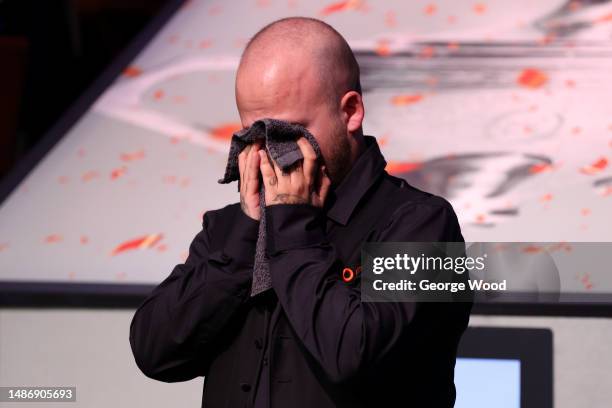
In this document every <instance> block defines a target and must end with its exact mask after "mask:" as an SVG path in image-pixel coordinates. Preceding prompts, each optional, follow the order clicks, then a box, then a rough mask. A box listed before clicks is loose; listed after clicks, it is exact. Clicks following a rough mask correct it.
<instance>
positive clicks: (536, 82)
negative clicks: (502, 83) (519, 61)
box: [516, 68, 548, 89]
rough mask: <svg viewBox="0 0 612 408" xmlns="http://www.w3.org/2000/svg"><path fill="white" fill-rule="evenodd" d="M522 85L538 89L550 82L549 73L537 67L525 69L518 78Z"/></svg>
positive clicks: (517, 80)
mask: <svg viewBox="0 0 612 408" xmlns="http://www.w3.org/2000/svg"><path fill="white" fill-rule="evenodd" d="M516 82H517V83H518V84H519V85H520V86H524V87H526V88H531V89H536V88H540V87H541V86H542V85H544V84H545V83H546V82H548V75H546V74H545V73H544V72H542V71H540V70H538V69H535V68H526V69H524V70H523V71H522V72H521V73H520V74H519V76H518V77H517V79H516Z"/></svg>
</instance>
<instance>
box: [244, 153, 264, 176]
mask: <svg viewBox="0 0 612 408" xmlns="http://www.w3.org/2000/svg"><path fill="white" fill-rule="evenodd" d="M259 149H260V146H259V145H258V144H255V145H253V147H251V150H250V151H249V157H248V159H247V165H246V174H245V178H246V180H248V181H249V182H250V181H258V180H259V154H258V153H257V152H258V151H259Z"/></svg>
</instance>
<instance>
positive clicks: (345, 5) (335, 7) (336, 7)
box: [319, 0, 364, 16]
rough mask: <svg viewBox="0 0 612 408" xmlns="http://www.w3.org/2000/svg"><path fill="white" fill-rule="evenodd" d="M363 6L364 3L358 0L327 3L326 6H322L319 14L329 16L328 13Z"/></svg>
mask: <svg viewBox="0 0 612 408" xmlns="http://www.w3.org/2000/svg"><path fill="white" fill-rule="evenodd" d="M363 7H364V3H363V2H362V1H360V0H345V1H339V2H335V3H331V4H329V5H328V6H326V7H324V8H323V9H322V10H321V11H320V12H319V14H320V15H322V16H329V15H330V14H334V13H339V12H343V11H347V10H356V9H359V8H363Z"/></svg>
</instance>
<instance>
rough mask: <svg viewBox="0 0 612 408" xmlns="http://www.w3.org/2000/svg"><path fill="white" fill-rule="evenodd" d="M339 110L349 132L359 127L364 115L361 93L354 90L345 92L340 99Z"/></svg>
mask: <svg viewBox="0 0 612 408" xmlns="http://www.w3.org/2000/svg"><path fill="white" fill-rule="evenodd" d="M340 110H341V111H342V115H343V119H344V123H346V129H347V130H348V131H349V132H351V133H352V132H356V131H357V130H358V129H359V128H360V127H361V123H362V122H363V117H364V115H365V109H364V107H363V100H362V98H361V95H360V94H359V93H358V92H355V91H349V92H347V93H345V94H344V96H343V97H342V100H341V101H340Z"/></svg>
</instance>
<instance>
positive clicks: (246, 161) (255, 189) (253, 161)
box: [238, 139, 263, 221]
mask: <svg viewBox="0 0 612 408" xmlns="http://www.w3.org/2000/svg"><path fill="white" fill-rule="evenodd" d="M262 144H263V141H262V140H261V139H259V140H257V141H256V142H254V143H253V144H250V145H248V146H247V147H245V148H244V149H243V150H242V152H240V154H239V155H238V168H239V170H240V207H241V208H242V211H244V213H245V214H246V215H248V216H249V217H251V218H253V219H254V220H258V221H259V219H260V217H261V209H260V208H259V183H260V180H259V175H260V170H259V160H260V159H259V154H258V153H257V152H258V151H259V150H260V149H261V148H262Z"/></svg>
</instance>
